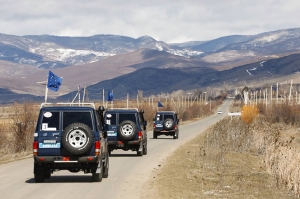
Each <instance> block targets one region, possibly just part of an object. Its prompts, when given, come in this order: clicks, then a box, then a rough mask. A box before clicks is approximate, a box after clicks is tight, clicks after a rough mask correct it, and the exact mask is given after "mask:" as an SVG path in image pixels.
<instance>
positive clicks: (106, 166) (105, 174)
mask: <svg viewBox="0 0 300 199" xmlns="http://www.w3.org/2000/svg"><path fill="white" fill-rule="evenodd" d="M108 170H109V157H108V154H107V156H106V161H105V162H104V163H103V175H102V177H103V178H108Z"/></svg>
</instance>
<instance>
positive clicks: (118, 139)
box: [104, 108, 147, 156]
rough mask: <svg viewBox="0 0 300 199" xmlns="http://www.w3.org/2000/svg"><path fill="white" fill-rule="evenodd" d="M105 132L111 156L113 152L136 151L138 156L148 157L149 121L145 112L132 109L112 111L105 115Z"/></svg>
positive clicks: (107, 111)
mask: <svg viewBox="0 0 300 199" xmlns="http://www.w3.org/2000/svg"><path fill="white" fill-rule="evenodd" d="M104 123H105V125H104V131H106V132H107V136H108V151H109V154H111V152H112V151H113V150H116V149H122V150H124V151H128V150H132V151H136V152H137V155H138V156H143V155H147V131H146V126H147V121H145V120H144V111H143V110H141V111H138V109H137V108H132V109H120V108H116V109H110V110H106V111H105V114H104Z"/></svg>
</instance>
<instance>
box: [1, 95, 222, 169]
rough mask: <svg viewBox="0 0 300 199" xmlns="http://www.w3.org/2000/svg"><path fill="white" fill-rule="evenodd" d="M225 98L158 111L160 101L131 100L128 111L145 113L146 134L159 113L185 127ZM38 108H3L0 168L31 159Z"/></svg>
mask: <svg viewBox="0 0 300 199" xmlns="http://www.w3.org/2000/svg"><path fill="white" fill-rule="evenodd" d="M225 98H226V95H221V96H218V98H216V99H211V101H210V103H209V104H208V103H204V102H203V101H198V100H197V101H196V100H194V101H193V100H191V99H190V100H189V101H169V102H163V105H164V107H159V108H158V107H157V106H156V105H157V101H155V102H154V104H155V105H153V104H150V103H149V102H148V101H147V100H146V99H145V100H140V101H139V102H138V103H137V102H136V101H134V100H131V101H130V102H129V103H128V108H137V107H138V109H139V110H144V112H145V113H144V117H145V120H146V121H147V122H148V125H147V130H149V131H150V130H152V128H153V118H154V116H155V112H156V111H157V110H160V111H161V110H165V111H171V110H172V111H176V112H177V113H178V115H179V118H180V122H183V123H184V122H187V121H191V120H194V119H199V118H202V117H206V116H207V115H210V114H211V113H213V111H214V110H215V108H216V107H218V106H219V105H220V104H221V103H222V101H223V100H224V99H225ZM94 103H95V104H96V106H100V105H102V102H94ZM106 106H107V108H111V107H113V108H124V107H127V102H126V101H125V100H122V101H120V100H116V101H114V103H113V104H107V105H106ZM39 107H40V104H37V103H29V102H28V103H23V104H18V103H15V104H12V105H10V106H5V107H4V106H3V107H0V164H1V163H5V162H9V161H14V160H16V159H21V158H26V157H31V154H32V140H33V133H34V132H35V127H36V120H37V117H38V113H39Z"/></svg>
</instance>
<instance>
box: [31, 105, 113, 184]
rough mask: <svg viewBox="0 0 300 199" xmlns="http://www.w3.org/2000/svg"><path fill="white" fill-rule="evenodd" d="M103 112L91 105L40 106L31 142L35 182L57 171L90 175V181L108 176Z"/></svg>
mask: <svg viewBox="0 0 300 199" xmlns="http://www.w3.org/2000/svg"><path fill="white" fill-rule="evenodd" d="M103 112H104V108H103V107H102V106H101V107H99V108H98V109H95V105H94V104H93V103H80V104H78V103H57V104H51V103H44V104H42V105H41V109H40V113H39V117H38V121H37V126H36V131H35V133H34V141H33V155H34V156H33V157H34V179H35V182H44V180H45V179H47V178H50V177H51V174H52V173H53V172H54V171H59V170H69V171H70V172H79V171H83V172H84V173H92V180H93V181H94V182H100V181H102V177H103V178H107V177H108V169H109V155H108V150H107V147H108V143H107V134H106V133H105V132H103V124H104V123H103Z"/></svg>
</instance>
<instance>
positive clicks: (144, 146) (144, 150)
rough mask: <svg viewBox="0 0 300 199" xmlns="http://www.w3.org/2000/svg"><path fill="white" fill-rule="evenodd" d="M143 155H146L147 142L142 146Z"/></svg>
mask: <svg viewBox="0 0 300 199" xmlns="http://www.w3.org/2000/svg"><path fill="white" fill-rule="evenodd" d="M143 154H144V155H147V141H146V142H145V144H144V145H143Z"/></svg>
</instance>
